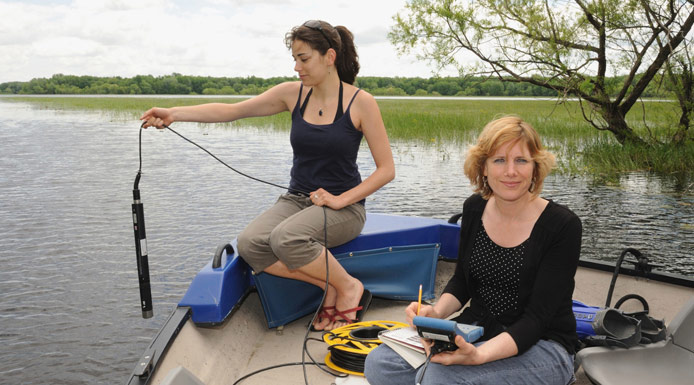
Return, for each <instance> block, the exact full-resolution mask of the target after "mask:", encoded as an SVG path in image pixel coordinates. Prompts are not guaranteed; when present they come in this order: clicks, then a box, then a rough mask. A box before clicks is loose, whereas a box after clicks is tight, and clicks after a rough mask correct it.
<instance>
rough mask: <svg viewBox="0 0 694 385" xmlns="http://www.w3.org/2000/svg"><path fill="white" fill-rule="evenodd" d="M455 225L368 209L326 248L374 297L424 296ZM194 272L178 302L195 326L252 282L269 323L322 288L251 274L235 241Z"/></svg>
mask: <svg viewBox="0 0 694 385" xmlns="http://www.w3.org/2000/svg"><path fill="white" fill-rule="evenodd" d="M459 233H460V225H457V224H451V223H448V222H446V221H445V220H440V219H431V218H421V217H405V216H396V215H387V214H373V213H368V214H367V216H366V224H365V225H364V229H363V230H362V233H361V234H360V235H359V236H358V237H357V238H355V239H353V240H352V241H350V242H347V243H346V244H344V245H340V246H337V247H334V248H331V249H330V251H331V252H332V253H333V255H335V256H336V257H337V259H338V260H340V263H342V265H343V266H344V267H345V269H346V270H347V271H348V272H349V273H350V274H352V275H353V276H354V277H356V278H359V279H360V280H361V281H362V283H364V286H365V287H366V288H367V289H369V290H370V291H371V293H372V294H373V295H374V296H378V297H383V298H392V299H401V300H413V299H417V294H418V292H419V285H420V284H421V285H422V289H423V293H422V296H423V298H424V299H432V298H433V296H434V292H433V290H434V279H435V273H436V263H437V258H439V257H440V258H443V259H449V260H454V259H456V257H457V255H458V237H459ZM220 250H223V251H224V252H223V253H221V254H220V255H219V260H217V256H215V258H213V260H212V261H210V262H209V263H208V264H207V265H205V267H203V268H202V270H200V272H199V273H198V274H197V275H196V276H195V278H194V279H193V281H192V282H191V284H190V287H189V288H188V291H187V292H186V294H185V295H184V296H183V298H182V299H181V301H180V302H179V304H178V306H179V307H190V309H191V310H192V320H193V322H195V324H196V325H209V326H212V325H218V324H221V323H222V322H224V320H225V319H226V318H227V317H229V315H231V313H232V312H233V310H234V309H236V308H237V307H238V306H239V304H240V303H241V302H242V301H243V298H244V297H245V296H246V295H247V294H248V293H249V291H250V290H251V289H253V288H254V287H255V288H256V289H257V291H258V294H259V297H260V300H261V303H262V305H263V310H264V312H265V317H266V319H267V322H268V326H269V327H271V328H272V327H277V326H280V325H284V324H286V323H288V322H291V321H293V320H295V319H297V318H300V317H303V316H305V315H307V314H310V313H312V312H313V311H315V309H316V308H317V307H318V304H319V303H320V298H321V295H322V290H321V289H319V288H317V287H315V286H312V285H309V284H307V283H304V282H299V281H294V280H289V279H284V278H279V277H275V276H272V275H270V274H257V275H254V274H252V271H251V269H250V267H249V266H248V264H246V262H245V261H244V260H243V258H242V257H240V256H239V255H238V254H237V253H236V251H235V250H236V240H235V239H234V240H232V241H231V242H229V247H224V248H223V249H218V251H220Z"/></svg>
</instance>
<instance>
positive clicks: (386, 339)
mask: <svg viewBox="0 0 694 385" xmlns="http://www.w3.org/2000/svg"><path fill="white" fill-rule="evenodd" d="M378 338H379V339H380V340H381V341H382V342H383V343H384V344H386V345H388V346H389V347H390V348H391V349H393V350H394V351H395V352H396V353H398V354H399V355H400V356H401V357H402V358H403V359H405V361H407V363H409V364H410V365H411V366H412V367H413V368H415V369H417V368H418V367H420V366H421V365H422V364H423V363H424V361H426V352H425V351H424V346H422V341H421V340H420V339H419V334H417V331H416V330H414V329H413V328H410V327H406V328H399V329H392V330H384V331H382V332H380V333H379V334H378Z"/></svg>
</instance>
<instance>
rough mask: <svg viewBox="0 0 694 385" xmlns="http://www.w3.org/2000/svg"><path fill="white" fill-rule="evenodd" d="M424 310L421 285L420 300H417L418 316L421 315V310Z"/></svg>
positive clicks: (420, 286) (420, 287)
mask: <svg viewBox="0 0 694 385" xmlns="http://www.w3.org/2000/svg"><path fill="white" fill-rule="evenodd" d="M421 308H422V285H419V298H418V299H417V315H419V309H421Z"/></svg>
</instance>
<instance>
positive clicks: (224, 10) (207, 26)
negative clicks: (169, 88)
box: [0, 0, 430, 83]
mask: <svg viewBox="0 0 694 385" xmlns="http://www.w3.org/2000/svg"><path fill="white" fill-rule="evenodd" d="M404 3H405V0H399V1H396V0H384V1H373V0H351V1H343V0H338V1H332V2H325V1H308V0H302V1H299V0H283V1H280V0H234V1H224V0H202V1H186V0H72V1H70V0H62V1H60V0H54V1H48V2H46V1H32V0H29V1H21V2H20V1H8V0H0V15H3V22H2V23H0V52H2V55H0V83H2V82H7V81H27V80H30V79H32V78H37V77H50V76H51V75H53V74H56V73H64V74H73V75H93V76H125V77H130V76H134V75H138V74H150V75H155V76H160V75H165V74H170V73H172V72H178V73H183V74H188V75H209V76H230V77H233V76H251V75H254V76H260V77H270V76H293V75H294V71H293V66H294V65H293V61H292V58H291V55H290V53H289V51H288V50H287V48H286V47H285V45H284V35H285V33H286V32H288V31H289V30H290V29H291V28H292V27H294V26H296V25H299V24H301V23H302V22H303V21H305V20H309V19H323V20H327V21H329V22H330V23H332V24H333V25H345V26H347V27H348V28H349V29H350V30H351V31H352V32H353V33H354V35H355V41H356V43H357V48H358V50H359V55H360V59H361V64H362V71H361V74H362V75H373V76H429V74H430V71H429V70H428V69H427V67H426V65H425V64H424V63H419V62H417V61H414V60H413V59H412V58H400V57H398V56H397V54H396V53H395V48H394V47H393V46H392V45H391V44H390V42H389V41H388V39H387V34H388V30H389V29H390V27H391V25H392V23H393V20H392V16H393V15H394V14H395V13H397V12H398V11H399V10H400V9H402V8H403V7H404Z"/></svg>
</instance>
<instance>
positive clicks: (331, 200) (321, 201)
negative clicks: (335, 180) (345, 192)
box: [310, 188, 345, 210]
mask: <svg viewBox="0 0 694 385" xmlns="http://www.w3.org/2000/svg"><path fill="white" fill-rule="evenodd" d="M310 197H311V202H313V204H314V205H316V206H327V207H330V208H331V209H333V210H339V209H341V208H343V207H345V205H344V204H342V203H341V201H340V197H339V196H335V195H333V194H331V193H329V192H327V191H326V190H324V189H322V188H319V189H318V190H316V191H314V192H312V193H311V194H310Z"/></svg>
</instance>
